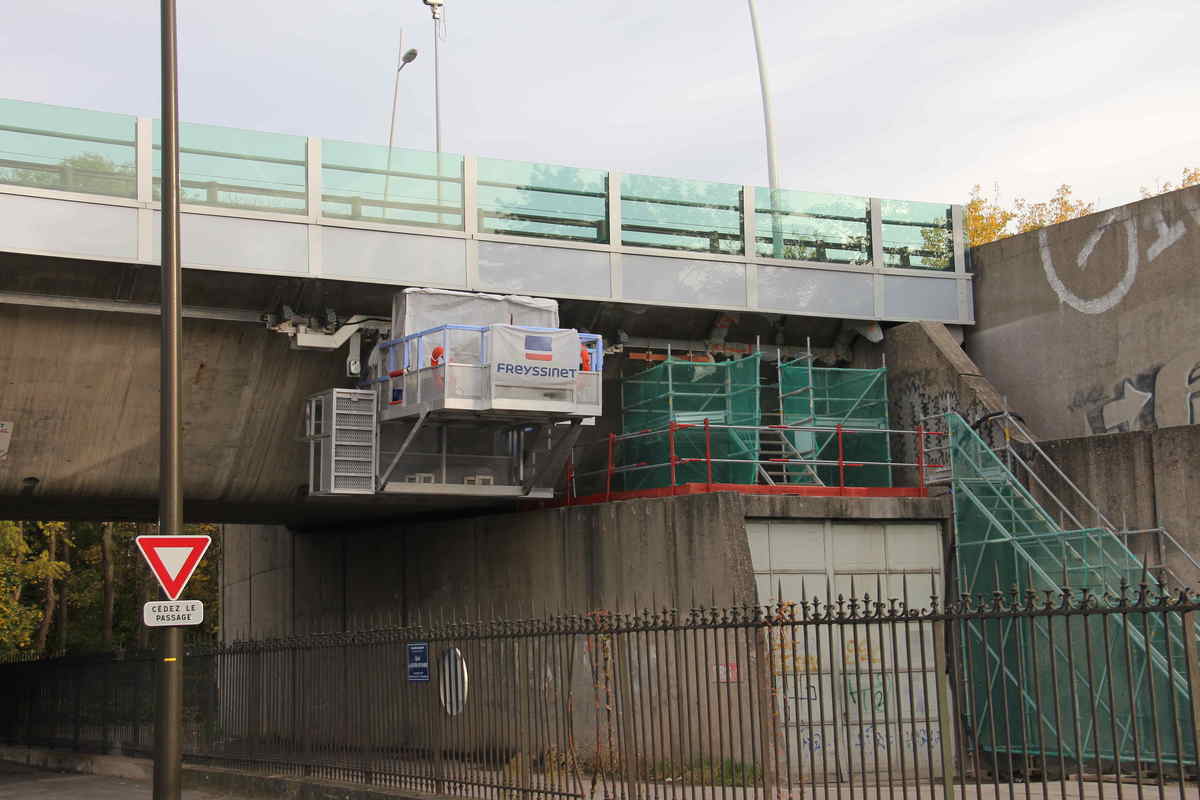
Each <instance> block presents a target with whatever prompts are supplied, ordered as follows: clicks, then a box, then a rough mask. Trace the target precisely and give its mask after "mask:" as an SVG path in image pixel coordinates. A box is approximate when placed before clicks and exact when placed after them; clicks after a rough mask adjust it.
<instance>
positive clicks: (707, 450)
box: [704, 417, 712, 492]
mask: <svg viewBox="0 0 1200 800" xmlns="http://www.w3.org/2000/svg"><path fill="white" fill-rule="evenodd" d="M704 466H705V467H706V472H707V476H708V486H706V487H705V488H706V489H708V491H710V492H711V491H712V428H710V427H709V425H708V417H705V418H704Z"/></svg>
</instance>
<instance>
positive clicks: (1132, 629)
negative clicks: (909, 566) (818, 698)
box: [945, 413, 1196, 770]
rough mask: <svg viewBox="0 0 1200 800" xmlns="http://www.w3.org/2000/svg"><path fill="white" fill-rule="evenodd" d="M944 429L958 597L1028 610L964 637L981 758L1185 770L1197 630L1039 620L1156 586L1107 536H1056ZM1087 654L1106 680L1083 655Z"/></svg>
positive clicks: (1145, 617) (999, 464) (1004, 475)
mask: <svg viewBox="0 0 1200 800" xmlns="http://www.w3.org/2000/svg"><path fill="white" fill-rule="evenodd" d="M945 420H946V430H947V431H948V433H949V454H950V479H951V482H952V486H953V498H954V517H955V538H956V543H955V554H956V555H955V560H956V567H957V575H958V581H959V591H960V592H961V593H962V595H963V596H964V597H965V598H970V600H968V602H974V603H975V604H987V603H994V604H1008V605H1010V606H1012V605H1015V606H1017V607H1026V608H1028V609H1029V610H1030V613H1029V614H1028V615H1025V616H1017V617H1008V618H1000V617H999V616H997V618H996V619H992V620H978V621H974V622H969V623H965V624H964V626H963V628H962V637H961V638H962V640H961V641H960V642H959V646H960V647H961V648H962V651H963V663H965V664H968V665H971V666H970V667H969V668H968V672H969V674H967V675H964V676H963V678H964V687H963V688H964V692H965V694H966V703H965V709H966V711H965V717H966V723H967V728H968V731H969V733H970V735H971V736H972V738H973V739H974V741H975V743H976V745H977V746H978V747H979V749H980V751H981V752H983V753H985V754H987V755H988V757H990V758H991V759H992V760H993V761H994V762H995V763H996V764H997V765H998V766H999V767H1001V768H1003V767H1004V766H1005V764H1006V763H1007V765H1008V767H1009V768H1010V770H1011V769H1014V768H1015V769H1021V767H1020V766H1015V765H1014V762H1016V764H1017V765H1019V763H1020V762H1022V761H1023V760H1024V759H1032V758H1042V759H1046V758H1051V759H1063V760H1068V761H1070V762H1073V763H1076V764H1083V763H1087V762H1092V761H1107V762H1110V763H1113V762H1115V763H1118V764H1123V765H1130V764H1132V765H1134V767H1135V768H1137V769H1139V770H1140V769H1141V768H1142V767H1141V766H1140V765H1141V764H1143V763H1144V762H1153V761H1155V760H1156V759H1161V761H1162V762H1166V763H1171V764H1176V765H1195V764H1196V753H1195V751H1194V749H1193V748H1191V747H1190V746H1189V744H1188V742H1189V739H1188V738H1187V737H1181V736H1180V732H1179V731H1180V729H1179V726H1178V725H1173V724H1172V721H1175V722H1178V721H1179V720H1180V719H1182V718H1186V717H1189V716H1190V713H1191V708H1192V706H1191V698H1190V696H1189V693H1188V688H1187V687H1188V682H1187V667H1188V665H1187V664H1186V663H1184V658H1185V656H1184V653H1185V648H1184V646H1183V645H1184V639H1183V637H1184V636H1185V635H1190V636H1195V635H1196V631H1195V629H1194V627H1193V626H1190V625H1189V626H1187V627H1186V628H1185V625H1184V620H1183V618H1182V617H1181V615H1179V614H1171V613H1166V614H1161V615H1158V614H1153V615H1152V614H1141V615H1138V614H1128V615H1100V614H1096V615H1090V616H1084V617H1082V618H1080V623H1081V624H1069V623H1068V621H1067V618H1066V617H1065V616H1061V615H1055V614H1054V613H1053V610H1052V609H1051V610H1048V611H1043V612H1038V613H1035V609H1037V608H1042V606H1040V605H1038V604H1037V603H1036V602H1035V601H1042V600H1043V599H1050V598H1061V597H1064V596H1069V595H1070V594H1072V593H1075V592H1079V593H1080V594H1081V595H1082V597H1083V598H1084V602H1090V603H1095V604H1097V605H1099V604H1108V605H1113V606H1117V605H1120V604H1122V603H1125V604H1129V603H1132V602H1135V601H1136V599H1137V597H1139V596H1141V597H1145V596H1146V594H1147V593H1149V594H1151V595H1156V594H1161V593H1163V587H1162V586H1161V585H1160V584H1159V583H1158V581H1157V580H1156V579H1155V578H1154V576H1153V575H1151V574H1150V573H1149V572H1148V570H1147V569H1146V567H1145V565H1143V564H1142V563H1141V562H1140V561H1139V560H1138V559H1137V558H1136V557H1135V556H1134V555H1133V553H1131V552H1130V551H1129V549H1128V548H1126V546H1125V545H1124V543H1123V542H1122V541H1121V539H1120V538H1119V537H1118V536H1117V535H1115V534H1114V533H1113V532H1112V531H1111V530H1108V529H1106V528H1084V529H1081V530H1063V529H1062V528H1061V527H1060V525H1058V524H1056V523H1055V521H1054V519H1053V518H1052V517H1051V516H1050V514H1049V513H1047V512H1046V511H1045V509H1044V508H1043V507H1042V506H1041V505H1039V504H1038V503H1037V502H1036V501H1035V500H1034V498H1033V496H1032V495H1031V494H1030V493H1029V491H1028V490H1026V488H1025V487H1024V486H1022V485H1021V483H1020V481H1018V480H1017V479H1016V478H1015V476H1014V475H1013V474H1012V473H1011V472H1010V471H1009V470H1008V468H1007V467H1006V466H1005V464H1004V462H1003V461H1001V460H1000V458H999V457H998V456H997V454H996V453H995V452H993V451H992V449H991V448H989V447H988V445H987V444H986V443H985V442H984V441H983V439H981V438H980V437H979V436H978V435H977V434H976V433H975V431H974V430H972V429H971V427H970V426H968V425H967V424H966V422H964V421H963V419H962V418H961V417H959V416H958V415H957V414H953V413H947V414H946V415H945ZM1133 587H1139V588H1137V589H1134V588H1133ZM1056 602H1057V600H1056ZM1063 602H1065V601H1063ZM1107 616H1111V617H1112V619H1113V620H1115V622H1113V623H1112V624H1110V623H1109V622H1108V621H1106V619H1107ZM1139 617H1141V618H1139ZM1185 631H1186V634H1185ZM1093 652H1095V653H1097V654H1099V655H1100V656H1101V657H1102V659H1103V662H1102V663H1103V669H1100V670H1095V669H1093V661H1094V660H1093V659H1091V658H1084V657H1080V656H1081V655H1082V654H1088V655H1090V654H1091V653H1093ZM1131 652H1133V653H1136V656H1134V657H1133V658H1131V657H1130V654H1131ZM1097 660H1099V659H1097ZM1000 664H1006V665H1007V666H1006V667H1005V668H1003V669H1001V668H1000V667H999V666H998V665H1000ZM1084 664H1086V665H1087V668H1086V669H1085V668H1084V666H1083V665H1084ZM1013 665H1015V666H1013ZM1114 687H1116V688H1115V690H1114ZM1066 720H1072V721H1073V724H1071V725H1066V724H1065V723H1064V722H1063V721H1066ZM1101 720H1112V721H1114V722H1112V723H1111V724H1101ZM1043 743H1045V745H1044V744H1043ZM1050 743H1053V744H1054V749H1053V750H1051V749H1050Z"/></svg>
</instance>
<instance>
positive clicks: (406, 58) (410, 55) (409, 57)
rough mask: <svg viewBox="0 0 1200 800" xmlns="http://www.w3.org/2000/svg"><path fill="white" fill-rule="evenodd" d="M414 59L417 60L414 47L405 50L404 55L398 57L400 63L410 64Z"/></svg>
mask: <svg viewBox="0 0 1200 800" xmlns="http://www.w3.org/2000/svg"><path fill="white" fill-rule="evenodd" d="M416 60H417V49H416V48H415V47H413V48H410V49H409V50H407V51H406V52H405V53H404V55H403V56H401V58H400V61H401V63H404V64H411V63H412V62H414V61H416Z"/></svg>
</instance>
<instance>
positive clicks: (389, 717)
mask: <svg viewBox="0 0 1200 800" xmlns="http://www.w3.org/2000/svg"><path fill="white" fill-rule="evenodd" d="M809 588H810V589H811V588H812V587H811V586H810V587H809ZM872 588H873V589H874V592H873V593H862V594H861V596H855V597H842V596H832V595H831V594H830V590H829V589H828V588H827V587H824V586H823V587H821V589H820V591H821V592H823V593H824V596H823V597H813V598H811V599H809V600H807V601H800V602H789V603H783V604H780V605H776V606H771V607H754V606H745V607H734V608H710V607H697V608H693V609H690V610H687V611H681V610H676V609H658V610H647V611H642V612H641V613H637V614H633V613H614V612H607V611H595V612H592V613H587V614H570V615H563V616H556V617H545V618H539V619H525V620H506V621H500V620H495V621H486V622H483V621H481V622H469V623H454V624H434V625H427V624H417V625H412V626H409V627H396V628H378V629H371V630H363V631H354V632H346V633H332V634H319V635H310V636H304V637H297V638H291V639H286V640H277V641H263V642H251V643H240V644H235V645H231V646H226V647H194V648H192V650H191V652H189V654H188V656H187V659H186V663H185V674H186V682H185V721H186V731H185V736H184V753H185V759H186V760H187V761H189V762H192V763H200V764H213V765H219V766H224V767H233V768H240V769H249V770H269V771H270V772H271V773H273V774H280V773H282V774H290V775H296V776H314V777H323V778H328V779H337V780H341V781H350V782H356V783H363V784H373V785H382V786H392V787H401V788H405V789H409V790H417V791H424V792H434V793H438V794H445V795H455V796H468V797H484V798H535V797H544V798H564V797H579V798H588V800H591V798H601V797H602V798H655V800H658V799H659V798H662V799H663V800H667V798H683V797H688V798H690V797H703V798H716V797H718V796H719V797H720V798H722V800H725V799H727V798H730V797H732V798H748V797H764V798H765V797H768V796H772V797H784V796H786V797H788V798H794V797H826V798H828V797H839V798H840V797H845V796H863V797H866V796H873V797H876V798H881V797H882V796H883V795H884V794H885V793H886V794H887V796H889V797H894V796H895V792H897V791H899V792H900V793H901V796H902V797H910V798H911V797H940V798H945V797H952V796H970V797H975V796H978V797H997V796H1000V795H1001V794H1005V795H1009V796H1013V795H1014V794H1020V795H1021V796H1041V797H1046V798H1048V797H1067V796H1087V797H1106V796H1107V797H1124V796H1129V797H1133V796H1135V794H1136V796H1138V797H1142V796H1145V795H1147V794H1148V795H1151V796H1160V797H1165V796H1167V793H1170V794H1171V795H1172V796H1180V795H1181V794H1183V793H1184V791H1185V790H1184V788H1183V787H1184V786H1187V787H1188V788H1187V789H1186V792H1187V793H1189V794H1192V793H1195V792H1196V788H1195V786H1194V783H1193V782H1194V781H1195V779H1196V770H1197V759H1196V743H1197V725H1198V724H1200V711H1198V709H1197V706H1196V702H1197V695H1196V693H1195V691H1194V689H1195V687H1196V684H1197V680H1198V679H1200V678H1198V676H1200V673H1198V664H1197V642H1196V637H1195V636H1194V635H1187V636H1185V635H1183V631H1194V630H1195V615H1196V612H1197V611H1198V610H1200V597H1197V596H1195V595H1191V594H1188V593H1181V594H1178V595H1171V596H1151V595H1150V594H1149V593H1148V591H1147V589H1146V588H1144V587H1142V588H1140V589H1138V588H1129V587H1124V588H1123V590H1122V591H1121V592H1119V593H1115V594H1112V595H1108V596H1103V597H1100V596H1096V595H1092V594H1089V593H1087V592H1086V591H1083V592H1074V591H1071V590H1065V591H1062V592H1058V593H1026V594H1024V595H1018V594H1016V593H1004V592H997V593H996V594H994V595H993V596H992V597H989V598H975V599H971V598H963V599H962V600H961V601H959V602H957V603H951V604H942V603H941V602H940V601H939V599H938V598H936V597H934V598H931V601H930V603H929V604H928V605H927V606H925V607H918V606H917V605H915V604H912V605H910V604H909V603H907V602H906V601H905V594H906V587H905V586H904V584H903V583H901V584H899V585H897V586H890V585H889V586H887V587H886V588H885V587H884V586H883V585H882V584H881V583H879V584H877V585H876V586H874V587H872ZM852 591H853V590H852ZM805 594H806V595H807V591H806V592H805ZM891 595H895V598H894V599H893V598H892V597H891ZM881 597H882V598H885V599H883V600H879V599H878V598H881ZM1147 628H1156V629H1161V630H1164V631H1168V632H1174V633H1175V634H1176V635H1177V637H1178V638H1177V639H1176V641H1177V642H1178V647H1177V649H1176V651H1174V652H1173V653H1172V657H1171V658H1170V659H1169V661H1168V662H1167V663H1162V664H1158V663H1156V664H1154V665H1151V664H1149V663H1138V661H1139V660H1145V659H1149V658H1151V657H1153V654H1151V655H1149V656H1147V655H1146V651H1139V650H1137V649H1136V648H1131V647H1130V645H1129V637H1130V635H1131V631H1136V630H1139V629H1141V630H1146V629H1147ZM1097 629H1098V630H1099V631H1100V632H1101V633H1102V635H1103V640H1104V641H1105V642H1106V643H1108V644H1109V645H1111V646H1106V647H1104V648H1102V649H1094V648H1091V647H1074V646H1073V643H1074V642H1075V641H1076V639H1077V638H1078V632H1080V631H1084V630H1087V631H1090V632H1093V633H1094V632H1095V631H1096V630H1097ZM1047 632H1048V635H1049V636H1051V637H1056V636H1057V637H1058V639H1057V641H1058V643H1059V645H1062V646H1057V647H1043V648H1035V649H1032V650H1030V649H1024V648H1017V647H1014V646H1013V643H1015V642H1020V641H1022V640H1023V638H1022V637H1024V639H1032V638H1033V637H1034V636H1035V634H1040V633H1047ZM421 643H424V644H425V645H427V653H428V661H429V668H428V670H427V671H426V670H421V669H420V665H419V664H418V665H417V668H416V669H415V670H414V672H413V674H409V670H408V662H409V659H408V655H409V646H410V645H413V644H417V645H418V646H419V645H420V644H421ZM1064 647H1065V650H1064ZM1064 658H1069V659H1071V663H1070V664H1069V665H1067V664H1062V663H1059V661H1060V660H1062V659H1064ZM1114 659H1116V660H1118V661H1120V660H1122V659H1125V660H1128V663H1123V664H1121V665H1118V666H1117V667H1114V665H1113V660H1114ZM1031 662H1032V663H1031ZM154 667H155V661H154V659H153V658H152V657H151V656H149V655H146V656H141V655H126V656H124V657H117V656H103V657H86V658H72V657H65V658H57V659H49V660H38V661H14V662H10V663H7V664H3V665H0V682H2V684H3V686H4V687H5V692H4V693H3V699H2V700H0V738H2V739H3V740H4V741H6V742H8V743H10V744H28V745H33V746H49V747H59V748H72V749H76V750H81V751H103V752H121V753H125V754H148V753H149V748H150V742H151V741H152V725H153V709H152V707H151V706H152V698H153V688H152V687H153V682H154ZM1081 671H1082V672H1084V673H1086V674H1087V675H1089V676H1095V678H1096V681H1095V682H1094V683H1092V684H1090V685H1085V684H1081V683H1080V682H1079V681H1067V680H1066V679H1065V677H1064V676H1066V675H1067V674H1068V673H1073V674H1078V673H1080V672H1081ZM423 675H427V676H428V680H426V681H422V680H412V678H414V677H415V678H420V677H423ZM980 675H984V676H988V677H987V679H986V680H984V681H983V682H979V676H980ZM1001 675H1003V676H1006V677H1005V680H1003V681H1001V680H999V679H998V677H997V676H1001ZM1002 683H1004V684H1013V683H1015V684H1016V685H1018V686H1019V687H1020V691H1021V692H1023V693H1024V695H1023V696H1024V697H1025V698H1026V699H1031V702H1029V703H1020V704H1018V706H1019V707H1018V708H1010V707H1009V706H1008V705H1007V703H1006V698H1008V697H1009V695H1010V692H1007V691H1005V690H1004V688H1003V686H1001V684H1002ZM1181 689H1182V691H1181ZM1147 691H1148V692H1149V693H1150V695H1151V696H1153V697H1155V698H1157V700H1156V702H1155V703H1153V704H1151V705H1150V706H1149V707H1147V708H1131V707H1130V704H1129V703H1128V702H1123V700H1122V699H1123V698H1124V699H1127V698H1131V697H1137V696H1140V695H1143V694H1145V693H1146V692H1147ZM1126 738H1131V739H1132V740H1135V741H1134V743H1133V746H1128V747H1126V746H1114V743H1118V744H1119V743H1121V742H1123V741H1124V739H1126ZM1129 784H1136V786H1131V785H1129ZM1147 787H1148V788H1147Z"/></svg>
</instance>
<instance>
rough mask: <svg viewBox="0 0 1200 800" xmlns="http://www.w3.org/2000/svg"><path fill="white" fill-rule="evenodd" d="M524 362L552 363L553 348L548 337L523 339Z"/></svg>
mask: <svg viewBox="0 0 1200 800" xmlns="http://www.w3.org/2000/svg"><path fill="white" fill-rule="evenodd" d="M525 360H527V361H553V360H554V347H553V345H552V344H551V340H550V337H549V336H526V337H525Z"/></svg>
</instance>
